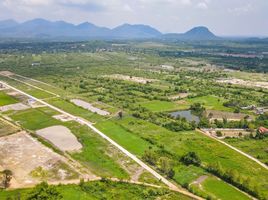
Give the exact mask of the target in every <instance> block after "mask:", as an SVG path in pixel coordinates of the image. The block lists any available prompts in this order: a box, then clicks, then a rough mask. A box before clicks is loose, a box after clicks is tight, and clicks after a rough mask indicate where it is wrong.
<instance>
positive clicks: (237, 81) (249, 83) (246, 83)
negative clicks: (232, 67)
mask: <svg viewBox="0 0 268 200" xmlns="http://www.w3.org/2000/svg"><path fill="white" fill-rule="evenodd" d="M217 82H218V83H227V84H232V85H241V86H246V87H258V88H264V89H268V82H261V81H256V82H255V81H245V80H242V79H236V78H234V79H221V80H217Z"/></svg>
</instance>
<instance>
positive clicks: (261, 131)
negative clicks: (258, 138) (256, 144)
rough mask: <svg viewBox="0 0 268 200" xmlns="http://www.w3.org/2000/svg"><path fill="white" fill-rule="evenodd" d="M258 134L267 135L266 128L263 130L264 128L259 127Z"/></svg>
mask: <svg viewBox="0 0 268 200" xmlns="http://www.w3.org/2000/svg"><path fill="white" fill-rule="evenodd" d="M258 130H259V133H261V134H266V133H268V129H267V128H264V127H262V126H261V127H260V128H259V129H258Z"/></svg>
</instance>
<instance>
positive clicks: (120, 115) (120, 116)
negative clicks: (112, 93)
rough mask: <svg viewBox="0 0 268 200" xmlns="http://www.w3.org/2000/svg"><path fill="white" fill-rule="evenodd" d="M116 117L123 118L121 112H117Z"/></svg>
mask: <svg viewBox="0 0 268 200" xmlns="http://www.w3.org/2000/svg"><path fill="white" fill-rule="evenodd" d="M118 117H119V118H120V119H122V118H123V112H122V111H119V112H118Z"/></svg>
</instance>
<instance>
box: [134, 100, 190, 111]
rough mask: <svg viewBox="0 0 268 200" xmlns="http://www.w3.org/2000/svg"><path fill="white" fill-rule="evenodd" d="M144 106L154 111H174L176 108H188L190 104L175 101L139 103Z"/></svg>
mask: <svg viewBox="0 0 268 200" xmlns="http://www.w3.org/2000/svg"><path fill="white" fill-rule="evenodd" d="M139 104H140V105H141V106H142V107H145V108H147V109H148V110H150V111H152V112H164V111H174V110H182V109H187V108H188V107H189V106H188V105H185V104H179V103H175V102H169V101H159V100H154V101H147V102H143V103H139Z"/></svg>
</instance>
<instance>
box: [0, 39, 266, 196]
mask: <svg viewBox="0 0 268 200" xmlns="http://www.w3.org/2000/svg"><path fill="white" fill-rule="evenodd" d="M74 44H76V43H74ZM62 45H64V43H63V44H62ZM80 45H81V44H80ZM85 45H86V46H87V47H88V48H89V47H91V45H92V44H91V42H88V43H86V44H85ZM94 45H95V44H94ZM107 45H108V46H109V45H110V44H107ZM169 45H170V44H161V43H160V42H159V44H158V45H155V44H154V45H153V46H151V45H149V46H148V45H147V43H142V42H138V41H136V42H126V47H125V46H124V47H121V48H118V47H116V45H115V46H114V47H110V48H111V49H110V50H109V51H108V50H107V51H103V52H97V50H96V49H95V50H94V51H92V52H88V51H86V50H84V49H83V50H81V49H77V50H76V49H75V48H73V50H70V49H69V48H67V47H66V49H65V50H64V51H63V50H62V49H58V52H57V53H52V52H50V50H48V49H47V51H46V52H43V51H42V52H39V53H36V52H35V54H34V56H33V55H32V53H31V52H27V51H30V50H27V51H25V52H24V54H23V56H24V57H21V56H20V55H21V54H22V52H20V51H19V52H10V53H9V56H7V55H5V54H0V58H3V59H4V61H3V62H0V71H5V73H7V72H6V71H7V70H8V71H11V72H12V73H9V75H8V76H6V75H3V73H2V75H1V73H0V81H3V82H6V83H7V84H9V85H10V86H13V87H15V88H17V89H18V90H21V91H23V92H25V93H27V94H29V95H32V96H33V97H35V98H37V99H41V100H43V101H44V102H46V103H48V104H49V105H51V106H55V107H56V108H58V109H61V110H62V111H63V112H67V113H68V114H66V113H65V114H63V113H62V112H59V110H57V111H55V109H52V107H49V106H48V105H42V103H40V102H34V104H31V103H29V102H31V101H33V99H31V98H30V97H29V96H25V95H22V94H21V95H20V96H19V95H11V94H10V93H14V92H15V91H12V90H11V89H3V90H1V91H0V106H5V105H10V104H15V103H22V104H24V105H25V106H26V107H25V108H24V109H21V110H16V109H9V110H7V111H3V112H1V115H3V117H5V118H6V119H8V120H9V121H10V123H11V124H15V127H18V128H17V129H16V128H15V129H14V127H13V126H11V124H6V123H5V122H3V123H2V122H1V120H0V122H1V123H0V131H1V132H0V138H1V137H2V136H3V137H7V136H10V135H11V136H13V137H14V138H15V139H16V137H18V136H17V135H14V134H15V133H16V132H18V130H20V129H23V130H24V131H26V132H27V133H28V136H29V137H31V138H34V139H35V140H37V141H39V142H40V143H39V145H41V146H39V147H40V148H43V147H44V148H48V149H50V150H51V151H52V152H53V153H55V154H57V155H58V156H60V157H61V158H64V160H65V159H67V162H66V163H67V164H66V165H67V166H65V167H66V168H68V169H69V168H70V170H69V171H70V174H71V175H70V177H72V178H74V179H75V181H76V183H79V179H83V178H85V179H86V180H87V179H91V181H93V180H95V178H100V179H101V178H105V181H104V182H103V181H97V182H89V183H86V185H87V187H86V188H87V189H85V188H81V186H80V185H64V186H63V185H60V186H57V189H58V190H59V191H60V192H61V194H62V195H63V197H64V198H65V199H73V198H77V199H79V198H80V199H87V198H88V199H100V198H108V199H115V198H119V199H120V198H121V199H124V198H125V197H126V196H127V197H128V198H134V199H135V198H137V199H142V198H144V197H147V199H156V198H158V197H159V198H160V199H161V198H162V199H176V198H180V199H184V198H185V199H188V198H187V197H184V196H181V195H180V194H179V193H174V192H170V191H168V190H167V191H166V189H167V188H166V186H165V185H164V184H163V183H161V181H159V180H158V179H157V178H155V177H154V176H153V175H152V174H151V173H150V172H149V171H147V170H146V169H144V168H143V167H142V166H140V165H139V164H138V163H136V162H135V161H134V160H133V159H131V158H130V157H129V156H128V155H127V154H126V153H124V152H123V151H122V149H121V148H118V146H116V145H114V144H113V143H111V142H110V141H109V140H107V139H104V138H103V137H101V136H100V135H99V134H97V133H96V130H95V129H94V128H96V129H97V130H98V131H100V132H101V133H103V134H105V136H107V137H109V139H111V140H113V142H115V143H116V144H118V145H119V146H120V147H122V148H124V149H125V150H126V151H128V152H129V153H131V154H132V155H133V156H135V157H136V158H137V159H139V160H140V161H142V162H143V163H145V164H146V165H148V166H149V167H150V168H152V170H154V172H157V173H159V174H160V175H161V176H163V177H164V178H166V179H167V180H168V181H170V182H171V183H172V184H174V185H175V186H176V187H177V188H179V190H184V191H187V192H191V193H193V194H196V195H198V196H201V197H203V198H210V199H226V200H227V199H230V198H232V197H233V198H232V199H250V198H251V197H250V196H254V197H256V198H258V199H264V200H266V199H267V197H268V192H267V191H268V185H267V183H268V171H267V170H266V169H265V168H263V167H262V166H260V165H258V163H256V162H254V161H253V160H251V159H249V158H248V157H245V156H244V155H242V154H240V153H238V152H236V151H234V150H232V149H231V148H229V147H227V146H225V145H223V144H221V143H220V142H218V141H216V140H213V139H212V138H210V137H207V136H206V135H204V134H202V133H200V131H198V130H199V129H202V128H204V129H211V128H212V129H215V130H217V129H219V130H220V129H230V130H232V129H237V130H243V131H244V132H247V133H248V134H239V133H238V134H237V135H235V136H236V138H230V137H232V136H233V135H231V134H230V135H227V136H226V137H225V139H224V141H226V142H227V143H229V144H231V145H232V146H234V147H237V148H238V149H240V150H242V151H243V152H245V153H248V154H249V155H252V156H254V157H255V158H257V159H259V160H260V161H261V162H263V163H267V162H268V160H267V142H268V141H267V137H264V138H262V137H261V136H260V138H256V135H257V129H258V127H260V126H264V127H267V126H268V115H267V114H265V113H263V114H257V113H256V112H255V110H254V109H255V108H256V109H257V108H263V107H266V106H267V105H268V104H267V102H268V90H267V89H266V88H259V87H243V86H242V85H237V84H225V83H221V82H218V80H224V79H228V78H233V77H236V78H240V79H242V78H243V75H245V74H246V75H247V77H246V78H245V80H247V81H251V82H257V81H265V80H268V76H267V75H266V74H261V75H259V74H256V73H252V75H253V77H252V78H251V76H250V74H251V73H250V72H238V71H226V69H225V68H223V67H222V66H217V64H220V63H218V62H220V61H221V59H219V60H217V61H216V60H213V59H212V58H211V57H209V56H206V55H205V54H204V55H203V56H199V57H191V56H189V57H187V58H186V57H183V56H182V57H181V56H178V54H176V55H173V53H174V52H177V51H180V50H181V48H184V46H183V45H182V46H180V45H181V44H176V45H178V46H180V48H178V47H177V46H176V45H170V46H169ZM194 45H197V44H194ZM222 45H226V44H222ZM197 46H198V45H197ZM158 47H159V48H160V49H158ZM40 48H45V49H46V47H43V46H40ZM62 48H63V47H62ZM92 48H94V47H92ZM193 48H195V47H193ZM198 48H201V49H202V48H203V49H202V50H204V51H207V49H206V48H204V47H199V46H198ZM211 48H215V49H217V46H213V45H212V46H211ZM226 48H227V47H226ZM228 48H229V46H228ZM230 48H231V47H230ZM217 50H218V49H217ZM193 54H194V53H193ZM226 59H227V61H228V58H226ZM227 61H225V62H227ZM32 62H40V65H38V66H32V65H31V64H32ZM222 62H223V61H222ZM163 65H164V66H166V65H169V66H173V68H172V69H171V68H169V69H165V68H163V67H162V66H163ZM5 73H4V74H5ZM171 97H176V98H171ZM247 107H249V109H245V108H247ZM251 107H254V109H251ZM176 111H185V112H189V113H191V114H192V115H194V116H195V117H197V118H198V121H190V120H188V119H187V118H186V117H184V116H172V115H171V112H176ZM72 116H73V117H72ZM2 124H3V125H2ZM88 124H90V126H89V125H88ZM12 127H13V128H12ZM2 130H3V131H2ZM6 130H7V131H6ZM57 130H61V131H62V133H61V134H59V133H58V131H57ZM2 132H5V133H2ZM65 132H66V133H68V135H69V136H68V138H69V139H70V140H72V142H73V144H74V142H75V144H76V145H77V146H76V147H77V148H74V149H75V151H72V149H71V147H70V150H69V148H67V146H66V144H65V145H64V144H63V142H64V141H61V139H62V138H65V137H66V138H67V136H66V135H65V136H64V134H63V133H65ZM244 132H243V133H244ZM42 133H44V134H45V135H44V134H42ZM53 134H55V136H53ZM215 134H220V133H219V132H218V133H215ZM28 136H27V137H28ZM15 139H14V140H15ZM70 146H71V145H70ZM0 150H1V149H0ZM27 153H28V154H29V152H27ZM189 160H190V161H189ZM7 166H9V165H7ZM45 166H46V165H44V166H43V168H45ZM38 167H39V166H38V165H36V166H35V169H31V170H30V171H29V172H28V171H27V173H28V174H25V177H28V176H30V175H29V174H32V175H36V174H39V175H40V174H44V173H43V171H42V170H41V169H40V168H38ZM43 168H42V169H43ZM55 168H57V167H55ZM63 168H64V167H63ZM72 168H75V169H78V172H77V174H76V173H75V172H73V174H72V173H71V172H72V170H71V169H72ZM57 170H59V169H58V168H57ZM14 171H15V170H14ZM48 171H49V170H48ZM52 171H53V172H54V171H55V170H53V169H52ZM31 172H32V173H31ZM48 174H51V173H48ZM88 176H90V177H88ZM51 177H53V178H54V179H49V178H47V179H46V180H47V181H48V182H49V181H51V180H53V181H58V182H59V183H60V181H62V180H59V176H58V175H57V174H56V175H55V174H52V175H51ZM203 177H207V178H206V179H204V180H202V179H203ZM39 178H40V177H39ZM106 179H107V180H106ZM110 179H111V180H116V181H118V180H124V181H133V182H135V183H137V182H139V181H140V182H145V183H151V184H153V185H156V186H159V187H164V188H161V189H156V188H154V189H152V188H149V187H148V186H145V185H143V186H142V185H134V184H130V183H121V182H119V183H118V182H113V181H108V180H110ZM200 180H202V182H200V184H196V182H198V181H200ZM106 181H107V182H106ZM37 182H39V181H36V183H37ZM139 184H140V183H139ZM22 185H23V183H22ZM182 188H183V189H182ZM30 190H31V189H25V190H14V191H1V192H0V195H4V197H8V196H10V195H16V194H17V192H18V191H20V193H21V197H22V199H23V198H24V197H25V196H23V195H26V193H28V192H29V191H30ZM119 190H120V191H119ZM151 190H153V191H154V192H151ZM93 191H94V192H93ZM100 191H102V194H101V192H100ZM141 191H142V192H141ZM159 191H161V192H159ZM163 191H164V192H163ZM130 193H131V195H133V196H131V195H129V194H130ZM89 194H90V195H89ZM146 195H147V196H146Z"/></svg>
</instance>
